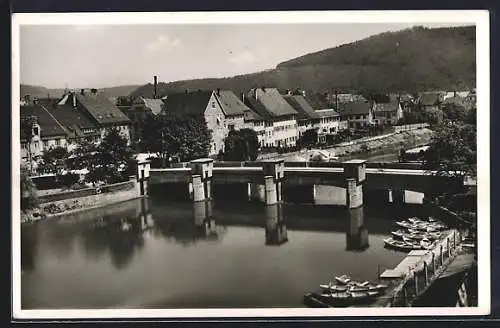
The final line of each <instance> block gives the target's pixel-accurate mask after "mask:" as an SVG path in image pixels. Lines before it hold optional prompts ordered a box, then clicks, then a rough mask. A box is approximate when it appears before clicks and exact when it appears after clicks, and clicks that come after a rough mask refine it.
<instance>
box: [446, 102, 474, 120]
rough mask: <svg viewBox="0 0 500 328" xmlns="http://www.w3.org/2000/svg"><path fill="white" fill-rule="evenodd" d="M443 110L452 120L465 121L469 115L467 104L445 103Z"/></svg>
mask: <svg viewBox="0 0 500 328" xmlns="http://www.w3.org/2000/svg"><path fill="white" fill-rule="evenodd" d="M443 112H444V115H445V116H446V118H447V119H449V120H452V121H465V120H466V118H467V116H468V111H467V109H466V108H465V106H462V105H459V104H454V103H447V104H444V105H443Z"/></svg>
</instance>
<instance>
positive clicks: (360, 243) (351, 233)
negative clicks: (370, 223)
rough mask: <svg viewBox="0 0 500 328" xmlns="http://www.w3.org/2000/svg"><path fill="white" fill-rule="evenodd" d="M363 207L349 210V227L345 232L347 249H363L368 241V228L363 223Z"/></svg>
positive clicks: (367, 245)
mask: <svg viewBox="0 0 500 328" xmlns="http://www.w3.org/2000/svg"><path fill="white" fill-rule="evenodd" d="M364 221H365V219H364V208H363V207H358V208H354V209H350V210H349V228H348V229H347V234H346V249H347V250H349V251H364V250H365V249H367V248H368V247H369V246H370V245H369V243H368V229H367V228H366V227H365V223H364Z"/></svg>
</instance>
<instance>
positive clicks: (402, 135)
mask: <svg viewBox="0 0 500 328" xmlns="http://www.w3.org/2000/svg"><path fill="white" fill-rule="evenodd" d="M433 133H434V132H433V131H432V130H430V129H428V128H421V129H416V130H410V131H400V132H394V133H390V134H385V135H381V136H376V137H369V138H363V139H359V140H353V141H350V142H344V143H341V144H338V145H334V146H332V147H328V148H324V149H323V151H325V152H329V153H331V154H332V155H333V156H336V157H338V158H339V159H340V160H349V159H352V158H359V159H367V158H370V157H372V156H381V155H389V154H393V153H398V152H399V150H400V149H401V148H405V149H408V148H414V147H419V146H423V145H426V144H428V143H430V141H431V139H432V135H433ZM313 153H314V150H302V151H298V152H292V153H286V154H263V155H261V156H259V158H258V159H259V160H261V159H273V158H283V159H285V160H292V159H295V158H297V157H301V158H303V159H304V160H307V159H309V157H310V155H311V154H313Z"/></svg>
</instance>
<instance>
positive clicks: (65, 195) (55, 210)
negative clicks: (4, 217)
mask: <svg viewBox="0 0 500 328" xmlns="http://www.w3.org/2000/svg"><path fill="white" fill-rule="evenodd" d="M140 197H142V196H141V194H140V186H139V183H138V182H137V179H136V178H135V177H134V178H131V180H130V181H126V182H121V183H116V184H110V185H104V186H101V187H96V188H86V189H81V190H72V191H65V192H59V193H53V194H49V195H43V196H40V197H39V202H40V205H39V208H38V209H37V210H33V211H30V212H27V213H23V212H22V213H21V222H22V223H24V222H29V221H36V220H40V219H45V218H51V217H56V216H61V215H66V214H71V213H76V212H80V211H86V210H89V209H94V208H99V207H103V206H107V205H111V204H115V203H120V202H124V201H127V200H132V199H135V198H140ZM35 213H36V214H35Z"/></svg>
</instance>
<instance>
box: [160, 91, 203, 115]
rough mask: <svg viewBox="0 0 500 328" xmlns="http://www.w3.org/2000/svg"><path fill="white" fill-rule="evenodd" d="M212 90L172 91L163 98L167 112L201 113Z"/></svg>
mask: <svg viewBox="0 0 500 328" xmlns="http://www.w3.org/2000/svg"><path fill="white" fill-rule="evenodd" d="M211 96H212V91H195V92H188V93H186V92H182V93H172V94H169V95H168V97H167V98H166V99H165V100H164V102H165V110H166V111H167V112H171V113H176V114H179V115H203V114H204V113H205V110H206V108H207V106H208V101H209V100H210V97H211Z"/></svg>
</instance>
